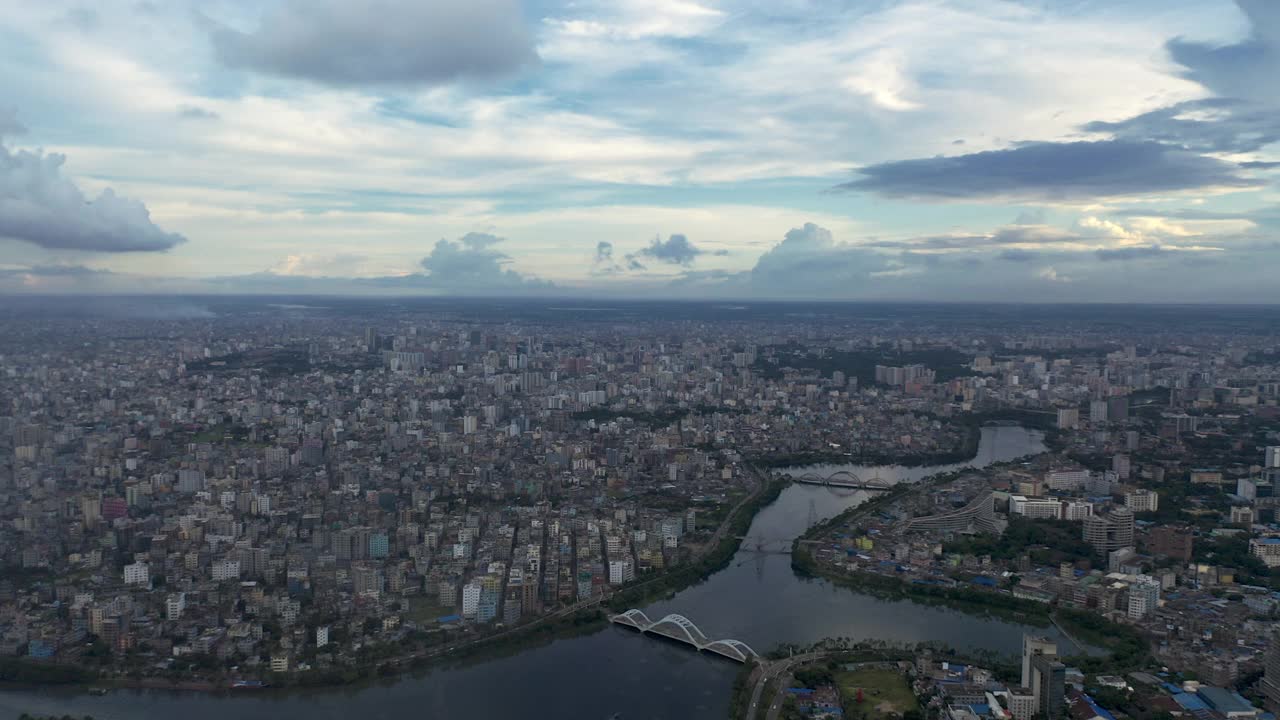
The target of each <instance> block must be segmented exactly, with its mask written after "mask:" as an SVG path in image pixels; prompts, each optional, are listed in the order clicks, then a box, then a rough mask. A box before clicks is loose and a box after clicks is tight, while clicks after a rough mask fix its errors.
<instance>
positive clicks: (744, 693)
mask: <svg viewBox="0 0 1280 720" xmlns="http://www.w3.org/2000/svg"><path fill="white" fill-rule="evenodd" d="M755 669H756V664H755V663H754V662H745V663H743V664H742V667H741V668H739V669H738V674H737V675H735V676H734V678H733V695H732V696H730V699H729V717H730V718H741V717H746V716H747V710H748V704H749V703H750V702H751V693H752V692H753V691H754V690H755V681H754V680H753V679H752V677H751V676H752V673H754V672H755Z"/></svg>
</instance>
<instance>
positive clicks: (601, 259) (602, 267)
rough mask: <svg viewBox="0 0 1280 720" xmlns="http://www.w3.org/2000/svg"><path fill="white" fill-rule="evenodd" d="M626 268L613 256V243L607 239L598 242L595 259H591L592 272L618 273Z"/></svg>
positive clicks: (594, 273) (595, 273)
mask: <svg viewBox="0 0 1280 720" xmlns="http://www.w3.org/2000/svg"><path fill="white" fill-rule="evenodd" d="M624 270H625V268H624V267H623V266H622V265H620V264H618V261H617V260H615V259H614V257H613V243H611V242H609V241H607V240H601V241H600V242H598V243H596V255H595V259H593V260H592V261H591V274H593V275H616V274H618V273H620V272H623V271H624Z"/></svg>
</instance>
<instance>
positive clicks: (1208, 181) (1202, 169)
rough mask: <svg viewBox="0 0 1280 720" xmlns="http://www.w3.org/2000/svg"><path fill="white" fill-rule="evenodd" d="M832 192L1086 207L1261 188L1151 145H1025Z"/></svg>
mask: <svg viewBox="0 0 1280 720" xmlns="http://www.w3.org/2000/svg"><path fill="white" fill-rule="evenodd" d="M860 172H861V174H862V175H863V178H862V179H859V180H854V181H852V182H847V183H844V184H842V185H838V186H837V189H839V190H854V191H868V192H874V193H877V194H879V195H884V196H886V197H894V198H915V199H922V200H941V201H984V200H1032V201H1044V202H1067V203H1079V202H1087V201H1090V200H1094V199H1098V198H1108V197H1123V196H1132V195H1141V194H1148V193H1163V192H1177V191H1182V190H1204V189H1213V188H1252V187H1257V186H1259V185H1261V184H1262V183H1260V182H1258V181H1256V180H1253V179H1250V178H1247V177H1244V176H1242V175H1240V174H1239V170H1238V168H1237V167H1236V166H1235V165H1234V164H1232V163H1228V162H1225V161H1222V160H1218V159H1216V158H1212V157H1207V156H1204V155H1199V154H1196V153H1193V152H1189V151H1186V150H1182V149H1180V148H1176V147H1172V146H1169V145H1162V144H1160V143H1156V142H1132V141H1126V140H1107V141H1099V142H1071V143H1048V142H1037V143H1026V144H1022V145H1018V146H1016V147H1013V148H1010V149H1007V150H990V151H986V152H979V153H973V154H970V155H959V156H953V157H936V158H925V159H918V160H902V161H897V162H888V163H882V164H879V165H871V166H869V167H865V168H862V169H861V170H860Z"/></svg>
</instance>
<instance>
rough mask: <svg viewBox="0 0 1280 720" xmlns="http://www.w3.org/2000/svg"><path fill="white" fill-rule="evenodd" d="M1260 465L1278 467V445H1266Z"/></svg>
mask: <svg viewBox="0 0 1280 720" xmlns="http://www.w3.org/2000/svg"><path fill="white" fill-rule="evenodd" d="M1262 466H1263V467H1269V468H1280V445H1268V446H1267V449H1266V451H1265V452H1264V453H1263V454H1262Z"/></svg>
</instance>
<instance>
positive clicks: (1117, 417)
mask: <svg viewBox="0 0 1280 720" xmlns="http://www.w3.org/2000/svg"><path fill="white" fill-rule="evenodd" d="M1107 419H1108V420H1110V421H1111V422H1124V421H1125V420H1128V419H1129V396H1128V395H1117V396H1116V397H1110V398H1107Z"/></svg>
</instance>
